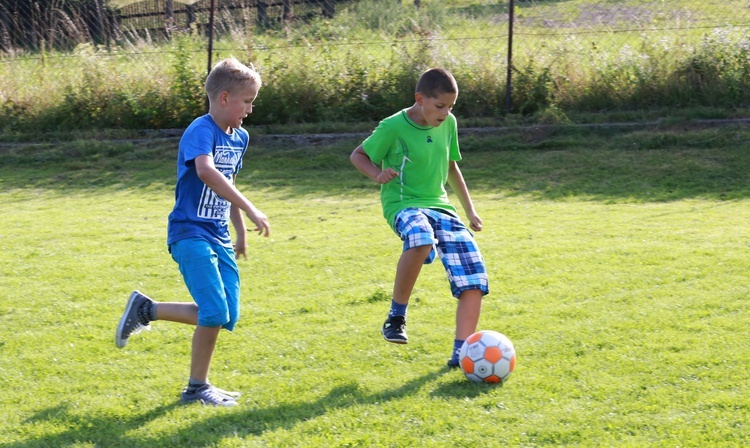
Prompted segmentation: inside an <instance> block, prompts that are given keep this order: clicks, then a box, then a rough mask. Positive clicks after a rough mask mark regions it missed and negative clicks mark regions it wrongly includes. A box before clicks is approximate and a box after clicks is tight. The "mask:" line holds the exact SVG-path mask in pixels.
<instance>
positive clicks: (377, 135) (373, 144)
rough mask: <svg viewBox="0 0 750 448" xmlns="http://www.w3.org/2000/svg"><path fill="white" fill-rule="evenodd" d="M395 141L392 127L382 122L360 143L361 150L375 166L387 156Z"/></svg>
mask: <svg viewBox="0 0 750 448" xmlns="http://www.w3.org/2000/svg"><path fill="white" fill-rule="evenodd" d="M395 140H396V134H395V132H393V128H392V126H389V125H388V123H387V122H386V121H385V120H384V121H381V122H380V124H378V127H377V128H375V130H374V131H372V134H370V136H369V137H367V139H365V141H364V142H362V149H364V150H365V153H366V154H367V156H368V157H369V158H370V160H372V163H374V164H375V165H380V164H381V163H383V160H385V158H386V157H387V156H388V152H389V151H390V149H391V147H393V144H394V142H395Z"/></svg>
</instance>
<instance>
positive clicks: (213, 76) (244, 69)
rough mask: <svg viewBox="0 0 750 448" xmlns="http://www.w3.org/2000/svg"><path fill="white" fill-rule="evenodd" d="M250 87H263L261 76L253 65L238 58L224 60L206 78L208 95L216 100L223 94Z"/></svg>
mask: <svg viewBox="0 0 750 448" xmlns="http://www.w3.org/2000/svg"><path fill="white" fill-rule="evenodd" d="M249 85H257V86H258V88H260V86H261V80H260V75H259V74H258V72H256V71H255V68H254V67H253V64H250V66H249V67H248V66H247V65H245V64H243V63H242V62H240V61H238V60H237V59H236V58H229V59H224V60H223V61H220V62H219V63H217V64H216V65H215V66H214V68H213V69H211V72H210V73H209V74H208V77H207V78H206V94H207V95H208V98H209V99H211V98H215V97H216V96H217V95H218V94H220V93H221V92H225V91H226V92H234V91H236V90H239V89H242V88H245V87H247V86H249Z"/></svg>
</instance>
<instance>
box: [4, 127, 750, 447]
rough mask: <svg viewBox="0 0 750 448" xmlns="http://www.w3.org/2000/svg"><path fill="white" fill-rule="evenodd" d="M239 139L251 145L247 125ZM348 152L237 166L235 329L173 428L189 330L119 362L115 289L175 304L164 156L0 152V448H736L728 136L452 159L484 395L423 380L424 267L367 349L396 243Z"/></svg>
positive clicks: (447, 330)
mask: <svg viewBox="0 0 750 448" xmlns="http://www.w3.org/2000/svg"><path fill="white" fill-rule="evenodd" d="M250 129H251V130H252V127H251V128H250ZM356 143H357V142H343V143H336V144H332V145H331V146H325V147H306V148H292V147H265V148H257V147H256V148H253V149H252V150H251V151H250V152H249V153H248V155H247V158H246V160H245V169H244V170H243V171H242V172H241V175H240V179H239V182H238V183H239V185H240V187H241V189H242V190H243V191H245V192H246V193H247V194H248V196H249V197H250V198H251V199H252V200H253V201H254V202H255V203H256V204H257V205H258V206H259V207H260V208H261V209H262V210H264V211H265V212H266V213H267V214H268V215H269V218H270V220H271V223H272V226H273V235H272V237H271V238H268V239H263V238H257V237H255V236H253V237H251V238H250V240H249V241H250V245H251V249H250V253H251V256H250V258H249V259H248V260H242V261H240V269H241V271H242V277H243V318H242V319H241V321H240V323H239V324H238V327H237V329H236V331H235V332H233V333H231V334H230V333H223V334H222V335H221V337H220V338H219V347H218V349H217V352H216V356H215V359H214V364H213V368H212V375H211V380H212V382H214V383H215V384H217V385H219V386H220V387H223V388H227V389H235V390H241V391H242V392H243V393H244V395H243V398H242V399H241V400H240V401H241V405H240V406H238V407H236V408H231V409H215V408H205V407H201V406H197V405H195V406H182V405H180V404H179V392H180V389H181V388H182V387H183V385H184V383H185V381H186V377H187V366H188V362H189V345H190V343H189V341H190V337H191V334H192V331H191V329H190V328H189V327H187V326H181V325H177V324H170V323H166V322H155V323H154V325H153V329H152V331H150V332H144V333H142V334H140V335H137V336H134V337H133V339H132V340H131V341H130V343H129V344H128V346H127V347H126V348H124V349H122V350H118V349H116V348H115V346H114V342H113V336H114V329H115V326H116V323H117V320H118V318H119V316H120V313H121V312H122V308H123V306H124V303H125V299H126V298H127V296H128V294H129V293H130V291H131V290H132V289H134V288H137V289H140V290H141V291H144V292H146V293H148V294H150V295H151V296H153V297H154V298H156V299H158V300H169V301H172V300H189V297H188V295H187V293H186V290H185V288H184V286H183V284H182V280H181V278H180V276H179V273H178V271H177V267H176V265H175V264H174V263H173V262H172V260H171V259H170V257H169V255H168V253H167V251H166V246H165V234H166V216H167V214H168V213H169V211H170V209H171V206H172V200H173V198H172V196H173V192H172V188H173V181H174V156H175V147H176V144H175V142H137V143H128V142H96V141H78V142H72V143H61V144H44V145H34V146H4V147H0V202H2V204H3V210H5V212H4V213H2V215H0V228H2V229H4V230H3V231H2V232H0V317H2V323H3V325H2V326H0V375H1V376H2V378H3V379H4V380H5V385H6V387H5V388H4V391H3V393H2V394H0V408H1V409H2V411H3V412H2V413H3V418H2V420H1V421H0V445H2V446H7V447H13V448H22V447H23V448H25V447H62V446H64V447H138V446H142V447H151V446H155V447H175V446H201V447H203V446H211V447H237V446H243V447H253V446H273V447H284V446H306V447H332V446H336V447H353V446H363V447H370V446H373V447H375V446H377V447H380V446H393V447H413V446H422V447H469V446H525V447H529V446H587V447H588V446H591V447H601V446H618V447H643V446H656V447H677V446H680V447H706V446H711V447H739V446H747V445H748V444H750V428H749V427H748V423H747V422H748V420H749V419H750V398H748V397H750V372H749V371H748V368H747V366H748V364H750V346H749V345H748V341H749V340H750V330H748V329H749V328H750V318H749V317H748V314H747V309H748V295H749V294H748V292H749V288H748V273H749V272H750V257H748V250H749V249H750V230H749V228H748V225H747V223H748V221H750V182H749V181H750V174H748V173H750V153H749V152H748V151H749V150H750V130H749V129H747V128H745V127H725V128H720V129H700V128H691V127H686V126H675V127H673V128H668V129H641V130H612V129H606V128H601V129H593V130H592V129H577V128H556V129H555V128H548V129H519V130H511V131H508V132H507V133H505V134H504V135H500V136H485V137H481V138H480V137H466V138H464V139H463V143H462V150H463V155H464V161H463V162H462V169H463V171H464V175H465V177H466V179H467V182H468V183H469V185H470V187H471V188H472V194H473V197H474V201H475V203H476V205H477V208H478V210H479V212H480V214H481V216H482V217H483V219H484V224H485V230H484V231H482V232H481V233H479V234H478V235H477V239H478V242H479V244H480V246H481V247H482V249H483V252H484V255H485V257H486V259H487V263H488V268H489V271H490V278H491V289H492V291H491V294H490V295H489V296H488V297H487V298H486V300H485V304H484V309H483V315H482V318H481V320H480V327H481V328H482V329H493V330H497V331H500V332H503V333H505V334H506V335H508V336H509V337H510V338H511V339H512V340H513V341H514V343H515V345H516V350H517V353H518V363H517V368H516V371H515V373H514V374H513V375H512V376H511V378H510V380H509V382H508V383H507V384H505V385H504V386H502V387H492V386H487V385H476V384H471V383H469V382H467V381H466V380H465V379H464V378H463V375H462V374H461V373H460V372H458V371H449V370H447V369H446V368H445V367H444V363H445V361H446V359H447V357H448V355H449V351H450V346H451V342H452V337H453V336H452V332H453V319H454V314H453V313H454V307H455V303H454V300H453V299H452V298H451V297H450V293H449V290H448V288H447V282H446V280H445V278H444V274H443V272H442V270H441V268H440V267H439V266H437V265H432V266H428V267H426V268H425V269H424V270H423V273H422V276H421V277H420V280H419V282H418V284H417V287H416V291H415V294H414V297H413V303H412V306H411V307H410V311H409V327H408V328H409V334H410V338H411V342H410V344H409V345H407V346H396V345H392V344H388V343H386V342H384V341H383V340H382V337H381V336H380V334H379V327H380V325H381V324H382V321H383V319H384V317H385V313H386V312H387V308H388V300H389V292H390V288H391V281H392V278H393V273H394V268H395V262H396V260H397V258H398V255H399V248H400V243H399V241H398V240H397V238H396V237H395V235H393V234H392V233H391V231H390V230H389V229H388V227H387V225H386V224H385V222H384V220H383V219H382V218H381V216H380V207H379V202H378V196H377V187H376V186H375V185H374V184H372V183H370V182H369V181H368V180H367V179H365V178H364V177H363V176H362V175H360V174H359V173H358V172H357V171H356V170H355V169H354V168H353V167H352V166H350V164H349V162H348V158H347V157H348V154H349V152H350V151H351V149H353V147H354V146H355V145H356Z"/></svg>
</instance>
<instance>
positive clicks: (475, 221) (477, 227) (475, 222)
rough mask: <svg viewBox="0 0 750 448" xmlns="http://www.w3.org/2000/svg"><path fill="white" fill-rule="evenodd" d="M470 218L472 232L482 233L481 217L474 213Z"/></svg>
mask: <svg viewBox="0 0 750 448" xmlns="http://www.w3.org/2000/svg"><path fill="white" fill-rule="evenodd" d="M468 218H469V226H470V227H471V230H474V231H476V232H481V231H482V218H480V217H479V215H477V214H476V213H472V214H470V215H469V216H468Z"/></svg>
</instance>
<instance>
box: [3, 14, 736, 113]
mask: <svg viewBox="0 0 750 448" xmlns="http://www.w3.org/2000/svg"><path fill="white" fill-rule="evenodd" d="M355 29H356V30H358V31H357V32H354V31H353V30H355ZM363 30H364V31H363ZM748 31H750V3H748V2H747V1H746V0H733V1H732V0H728V1H705V0H669V1H665V0H651V1H649V0H646V1H644V0H640V1H634V0H633V1H631V0H621V1H614V0H586V1H584V0H501V1H495V0H443V1H438V0H416V1H411V0H409V1H407V0H404V1H403V2H397V1H396V0H387V1H385V0H348V1H338V0H145V1H140V2H138V1H132V0H0V72H1V73H0V75H2V78H3V80H1V81H0V103H2V102H5V103H7V102H8V101H12V102H14V104H22V103H25V102H28V101H30V99H33V98H34V96H35V95H38V93H34V88H33V87H34V86H33V84H35V83H37V80H45V82H50V80H53V81H52V82H53V85H55V86H58V87H59V86H60V85H61V84H62V85H65V84H66V83H67V84H75V82H76V80H77V79H83V78H84V77H85V76H86V73H85V71H86V67H88V66H90V64H91V60H92V58H97V59H98V61H99V62H98V64H100V65H101V64H109V63H111V64H116V63H122V61H123V59H127V61H129V62H128V63H129V64H130V65H131V66H132V65H142V66H143V67H144V68H143V70H145V71H146V72H149V73H151V74H154V75H155V74H158V73H160V72H163V73H166V72H167V70H165V69H161V68H158V63H157V62H158V61H159V60H162V61H164V60H166V59H169V58H172V57H173V52H174V46H170V45H166V44H165V43H168V42H170V41H171V40H173V39H174V38H175V36H180V35H184V34H190V35H191V36H193V37H194V38H197V39H198V40H199V41H201V42H202V47H203V48H200V49H196V48H195V45H193V46H192V47H191V48H189V49H188V50H187V51H188V52H190V53H191V58H192V59H194V60H196V61H198V62H196V64H197V65H196V66H202V69H201V70H205V69H206V67H207V66H209V67H210V61H211V58H212V57H218V56H219V55H229V54H232V55H237V54H238V53H239V54H240V55H242V56H243V57H244V58H245V59H249V60H253V61H255V62H256V65H260V68H261V69H262V70H265V71H266V72H267V73H269V75H270V76H265V75H264V79H267V80H268V83H273V82H274V80H275V81H279V79H278V78H274V75H273V74H272V73H271V69H272V68H273V69H279V67H281V66H282V65H284V64H286V66H288V65H289V64H290V63H289V62H287V61H285V60H284V58H289V57H294V58H296V59H297V60H300V61H305V60H306V59H307V58H308V54H309V53H311V52H318V53H322V54H323V55H324V56H323V61H322V62H321V61H315V62H314V65H315V66H316V69H317V67H318V66H320V65H321V64H326V63H329V62H331V61H332V60H333V59H337V58H338V59H344V60H346V58H349V59H350V60H352V61H354V62H352V63H351V64H349V65H350V67H349V69H348V70H349V73H347V76H349V75H351V71H352V70H354V69H355V68H359V69H361V71H362V72H363V74H362V76H363V77H364V76H370V77H373V76H374V75H373V73H377V72H378V71H380V70H387V69H389V68H390V67H392V66H393V60H394V59H395V58H403V57H408V58H410V59H412V60H417V62H419V61H420V60H421V61H423V62H424V64H436V65H437V64H439V65H443V66H446V67H448V68H449V69H451V70H452V71H454V73H456V72H458V73H460V74H461V76H462V79H461V81H462V85H464V84H468V85H470V86H471V83H472V79H474V78H476V79H477V80H478V81H477V83H480V82H481V83H483V84H484V85H483V87H481V88H483V89H485V91H486V94H487V95H489V96H493V97H495V98H497V100H496V101H494V102H491V103H488V104H489V106H486V107H485V110H482V107H480V106H479V104H480V103H481V100H479V99H476V101H474V104H476V105H477V108H476V109H475V110H474V113H475V114H476V115H481V114H485V115H493V114H496V112H497V109H504V111H505V112H508V111H511V109H514V110H520V111H522V112H523V111H526V112H528V111H533V110H532V109H535V108H539V107H543V106H544V105H545V104H548V103H550V102H554V101H558V102H565V101H568V102H571V101H574V99H573V97H576V99H575V101H578V100H579V99H580V98H581V97H585V96H586V95H590V96H591V97H592V99H591V101H590V102H589V103H588V106H586V107H590V108H591V109H596V108H598V107H607V104H598V103H597V100H596V98H595V97H596V96H597V95H598V94H597V93H596V92H601V91H603V90H607V89H609V90H610V93H611V94H612V95H614V96H618V95H619V96H621V97H622V98H625V97H627V96H628V95H633V94H634V93H638V94H641V95H657V96H658V95H661V94H662V93H660V92H658V90H659V85H658V84H654V83H651V82H649V79H655V78H656V77H658V76H662V77H669V76H671V75H669V73H675V72H680V70H683V71H684V70H686V69H685V67H681V66H677V65H679V64H682V66H685V65H689V64H694V63H697V62H695V59H696V57H697V56H694V55H696V54H699V53H700V51H701V48H704V47H706V46H707V45H713V46H715V47H716V48H718V49H719V50H720V51H719V53H722V50H721V49H731V55H730V56H727V55H726V54H723V55H722V54H720V55H718V56H716V57H717V58H718V59H717V60H715V61H698V62H700V63H701V64H704V65H706V66H713V68H711V70H713V71H712V72H711V73H708V72H707V70H708V69H704V68H701V67H703V66H701V67H698V68H697V69H695V70H693V69H689V71H691V73H690V76H698V77H704V78H705V79H703V78H702V79H700V80H698V82H704V83H710V82H711V79H710V78H711V77H715V76H725V75H726V76H733V77H739V78H742V79H740V81H741V82H740V83H739V84H738V85H740V86H745V85H750V73H748V70H746V67H747V66H750V64H749V63H748V61H747V59H748V58H749V57H750V39H748ZM196 36H197V37H196ZM691 58H692V59H691ZM743 58H744V60H743ZM280 61H283V62H280ZM669 61H674V62H669ZM207 63H208V64H207ZM670 64H671V65H670ZM738 64H739V66H738ZM364 65H366V67H361V66H364ZM71 66H74V67H79V72H77V73H70V67H71ZM414 66H415V67H419V66H420V63H415V64H414ZM365 72H366V73H365ZM693 72H694V73H693ZM704 72H706V73H704ZM717 73H718V74H717ZM727 74H728V75H727ZM410 76H416V74H415V73H412V74H411V75H410ZM19 79H26V80H29V81H30V84H32V85H30V86H19V84H18V80H19ZM302 81H303V82H304V81H309V79H303V80H302ZM27 84H29V83H27ZM371 84H372V85H370V86H369V87H368V89H370V90H372V89H377V88H378V84H377V82H375V81H372V82H371ZM583 84H586V86H585V87H582V85H583ZM647 86H650V90H649V89H647V88H646V87H647ZM477 88H480V87H477ZM742 88H743V89H744V87H742ZM613 89H614V90H613ZM462 91H463V90H462ZM371 93H372V92H370V94H371ZM339 94H344V95H346V94H351V95H359V96H361V97H362V98H365V97H366V96H367V95H368V93H363V92H359V93H358V92H339ZM683 94H685V95H689V92H683ZM24 95H25V96H24ZM477 95H479V94H477ZM749 96H750V93H748V92H746V91H743V92H738V98H739V101H745V100H746V99H747V98H748V97H749ZM555 98H557V99H555ZM688 102H689V101H688ZM640 105H643V104H642V103H641V104H640ZM488 108H494V109H495V110H487V109H488ZM524 108H525V110H524ZM378 113H379V112H378ZM281 118H283V117H281ZM281 118H279V119H281Z"/></svg>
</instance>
